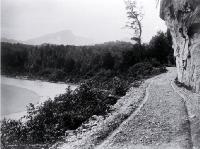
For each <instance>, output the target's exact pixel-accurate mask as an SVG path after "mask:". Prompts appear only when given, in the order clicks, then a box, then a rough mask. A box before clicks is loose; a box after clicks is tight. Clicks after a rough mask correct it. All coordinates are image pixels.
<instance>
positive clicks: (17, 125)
mask: <svg viewBox="0 0 200 149" xmlns="http://www.w3.org/2000/svg"><path fill="white" fill-rule="evenodd" d="M91 86H92V84H91V83H85V84H82V85H81V86H80V87H79V88H77V89H76V90H75V91H72V90H70V88H68V89H67V91H66V93H65V94H62V95H60V96H58V97H55V99H54V100H51V99H49V100H48V101H46V102H44V103H43V105H40V106H34V105H33V104H30V105H29V106H28V109H27V113H28V115H27V116H26V117H27V121H26V122H25V123H22V122H21V121H14V120H3V122H2V125H1V141H2V144H3V145H6V144H9V145H12V144H15V145H16V144H21V145H22V144H36V143H53V142H54V141H56V140H57V139H59V138H60V137H61V136H64V134H65V131H66V130H73V129H76V128H77V127H79V126H80V125H81V124H82V123H83V122H84V121H86V120H87V119H89V118H90V117H91V116H92V115H105V113H106V112H107V111H108V110H109V108H110V105H112V104H114V103H115V102H116V100H115V102H113V99H112V100H111V98H109V96H108V95H109V94H108V93H107V92H105V91H101V90H99V89H96V88H92V87H91Z"/></svg>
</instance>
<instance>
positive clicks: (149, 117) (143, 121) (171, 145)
mask: <svg viewBox="0 0 200 149" xmlns="http://www.w3.org/2000/svg"><path fill="white" fill-rule="evenodd" d="M168 70H169V71H168V72H167V73H165V74H161V75H159V76H156V77H154V78H151V79H148V80H147V81H145V83H143V85H142V86H141V87H140V88H133V89H130V91H129V93H128V94H127V95H126V96H124V97H123V98H121V99H120V100H119V102H118V103H117V104H116V105H115V107H114V109H115V110H114V112H112V113H111V114H110V115H109V116H108V117H106V118H105V119H103V120H102V119H101V120H99V121H98V122H96V123H95V124H94V122H91V124H89V125H88V126H91V125H94V127H92V128H91V127H89V130H88V129H83V127H82V128H80V129H79V130H80V131H79V132H78V133H77V132H76V133H75V134H76V135H74V133H73V134H72V136H68V137H67V138H66V141H65V142H62V143H60V144H59V143H58V144H57V145H55V146H54V148H60V149H67V148H69V149H73V148H77V149H78V148H80V149H90V148H91V149H93V148H95V149H129V148H130V149H150V148H151V149H192V148H194V149H199V148H200V143H199V142H200V140H199V139H200V119H199V118H200V100H199V99H200V98H199V97H200V96H198V95H194V94H193V93H191V92H190V93H187V92H186V91H185V90H183V89H181V88H177V87H176V86H175V84H173V81H174V79H175V77H176V70H175V68H168ZM188 98H190V99H191V100H188ZM194 98H195V99H194Z"/></svg>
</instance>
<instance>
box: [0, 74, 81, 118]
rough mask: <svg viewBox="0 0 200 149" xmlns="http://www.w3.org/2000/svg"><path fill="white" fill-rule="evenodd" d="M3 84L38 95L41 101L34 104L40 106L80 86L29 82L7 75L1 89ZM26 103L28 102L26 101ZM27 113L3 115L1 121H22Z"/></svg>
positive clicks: (39, 81) (38, 81) (3, 78)
mask: <svg viewBox="0 0 200 149" xmlns="http://www.w3.org/2000/svg"><path fill="white" fill-rule="evenodd" d="M3 84H4V85H8V86H13V87H17V88H21V89H25V90H29V91H31V92H34V93H36V94H37V95H38V96H39V100H38V101H36V102H35V103H34V104H35V105H40V104H42V103H43V102H45V101H46V100H48V99H49V98H50V99H52V100H53V99H54V98H55V97H56V96H59V95H60V94H63V93H65V92H66V89H67V88H68V87H69V86H70V87H71V89H72V90H75V89H76V88H77V87H78V85H74V84H66V83H53V82H47V81H44V80H29V79H27V78H22V77H20V78H17V77H7V76H5V75H1V87H2V85H3ZM1 100H3V99H1ZM4 100H6V99H4ZM24 102H25V103H26V100H24ZM26 105H28V104H26ZM25 113H26V111H24V110H22V111H18V112H16V113H10V114H7V115H3V114H2V113H1V120H2V119H3V118H4V117H6V118H8V119H9V118H11V119H13V118H14V119H20V118H21V116H24V114H25Z"/></svg>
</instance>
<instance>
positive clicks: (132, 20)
mask: <svg viewBox="0 0 200 149" xmlns="http://www.w3.org/2000/svg"><path fill="white" fill-rule="evenodd" d="M125 4H126V11H127V17H128V20H129V21H128V22H127V24H126V27H128V28H130V29H131V30H133V31H134V36H133V37H132V38H131V39H132V40H134V41H136V42H137V43H138V44H139V45H141V36H142V24H141V21H142V19H143V13H142V10H141V9H138V7H137V4H136V1H135V0H125Z"/></svg>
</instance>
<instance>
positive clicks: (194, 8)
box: [160, 0, 200, 92]
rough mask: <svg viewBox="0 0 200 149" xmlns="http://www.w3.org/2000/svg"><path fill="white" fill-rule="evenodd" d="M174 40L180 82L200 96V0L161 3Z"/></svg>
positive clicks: (162, 15)
mask: <svg viewBox="0 0 200 149" xmlns="http://www.w3.org/2000/svg"><path fill="white" fill-rule="evenodd" d="M160 17H161V18H162V19H163V20H165V22H166V25H167V27H168V28H169V30H170V32H171V35H172V38H173V48H174V56H175V57H176V66H177V70H178V71H177V72H178V80H179V81H180V82H182V83H184V84H185V85H187V86H191V87H192V88H193V89H194V90H195V91H196V92H200V58H199V57H200V0H161V9H160Z"/></svg>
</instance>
